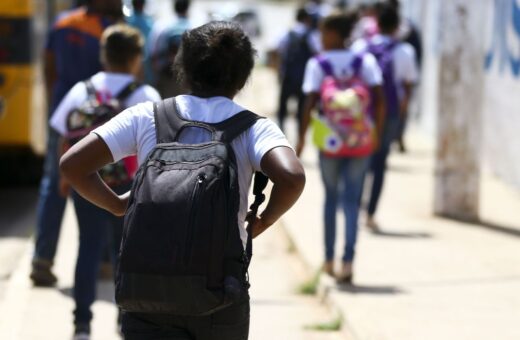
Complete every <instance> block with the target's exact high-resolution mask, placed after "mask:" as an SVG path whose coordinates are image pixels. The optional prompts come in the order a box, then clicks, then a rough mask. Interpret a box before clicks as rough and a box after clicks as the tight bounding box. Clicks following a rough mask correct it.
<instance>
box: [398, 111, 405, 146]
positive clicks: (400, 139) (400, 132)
mask: <svg viewBox="0 0 520 340" xmlns="http://www.w3.org/2000/svg"><path fill="white" fill-rule="evenodd" d="M407 124H408V113H403V115H402V116H401V118H400V119H399V129H398V132H397V143H398V144H399V151H400V152H402V153H404V152H406V145H405V142H404V134H405V132H406V125H407Z"/></svg>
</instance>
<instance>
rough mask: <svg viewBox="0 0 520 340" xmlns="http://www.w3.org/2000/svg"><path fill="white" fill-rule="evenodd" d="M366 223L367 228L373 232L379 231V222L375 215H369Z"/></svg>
mask: <svg viewBox="0 0 520 340" xmlns="http://www.w3.org/2000/svg"><path fill="white" fill-rule="evenodd" d="M366 225H367V228H368V229H370V230H371V231H372V232H373V233H377V232H378V231H379V224H377V222H376V220H375V219H374V217H373V216H368V217H367V222H366Z"/></svg>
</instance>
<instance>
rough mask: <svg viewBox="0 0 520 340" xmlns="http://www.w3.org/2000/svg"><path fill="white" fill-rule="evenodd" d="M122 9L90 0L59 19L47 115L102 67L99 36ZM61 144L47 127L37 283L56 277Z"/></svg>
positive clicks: (52, 39) (53, 33) (49, 62)
mask: <svg viewBox="0 0 520 340" xmlns="http://www.w3.org/2000/svg"><path fill="white" fill-rule="evenodd" d="M118 11H121V1H120V0H89V1H87V2H86V5H85V6H84V7H80V8H77V9H73V10H71V11H67V12H65V13H62V15H59V17H58V18H57V20H56V23H55V24H54V25H53V27H52V29H51V30H50V32H49V35H48V40H47V45H46V49H45V58H44V71H45V87H46V92H47V105H48V109H49V110H48V114H49V115H50V114H51V113H52V112H54V110H55V109H56V107H57V105H58V104H59V103H60V101H61V100H62V99H63V97H64V96H65V94H66V93H67V91H69V90H70V88H71V87H72V86H74V84H76V83H77V82H78V81H82V80H85V79H87V78H89V77H90V76H92V75H93V74H95V73H96V72H98V71H100V70H101V63H100V62H99V52H100V51H99V39H100V37H101V33H102V32H103V30H104V29H105V27H107V26H108V25H109V24H110V23H111V22H113V21H114V20H115V19H116V18H118V15H119V14H118ZM57 147H58V135H57V134H56V132H55V131H54V130H53V129H50V128H49V129H48V135H47V153H46V156H45V167H44V174H43V177H42V180H41V183H40V191H39V201H38V208H37V223H36V237H35V243H36V245H35V250H34V257H33V264H32V270H31V274H30V278H31V280H32V281H33V283H34V284H35V285H36V286H52V285H54V284H55V283H56V281H57V278H56V276H55V275H54V274H53V273H52V271H51V268H52V264H53V259H54V256H55V254H56V249H57V243H58V238H59V232H60V228H61V222H62V221H61V220H62V216H63V211H64V209H65V200H64V199H63V198H61V197H60V195H59V193H58V183H57V179H58V178H59V174H58V159H57V154H58V152H57Z"/></svg>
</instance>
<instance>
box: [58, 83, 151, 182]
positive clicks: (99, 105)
mask: <svg viewBox="0 0 520 340" xmlns="http://www.w3.org/2000/svg"><path fill="white" fill-rule="evenodd" d="M84 84H85V87H86V89H87V99H86V100H85V102H84V103H83V104H81V105H80V106H79V107H77V108H75V109H73V110H72V111H71V112H69V114H68V116H67V134H66V135H65V145H64V147H65V149H68V148H70V147H71V146H72V145H74V144H76V143H77V142H78V141H79V140H81V139H82V138H83V137H85V136H86V135H88V134H89V133H90V132H91V131H92V130H94V129H95V128H97V127H99V126H101V125H103V124H105V123H106V122H108V121H109V120H110V119H112V118H114V117H115V116H116V115H118V114H119V113H120V112H121V111H123V110H124V109H126V105H125V101H126V100H127V99H128V98H129V97H130V96H131V95H132V94H133V93H134V91H135V90H137V89H138V88H139V87H140V86H141V84H140V83H138V82H134V81H132V82H130V83H129V84H128V85H126V86H125V87H123V89H122V90H121V91H120V92H119V93H118V94H117V95H116V96H114V97H113V98H109V99H108V100H100V99H99V98H98V95H97V92H96V88H95V87H94V84H92V81H91V80H90V79H88V80H86V81H84ZM134 172H135V168H133V169H132V167H128V165H127V163H126V162H125V160H123V159H122V160H120V161H118V162H115V163H111V164H107V165H106V166H104V167H103V168H102V169H100V170H99V175H100V176H101V178H103V181H104V182H105V183H107V184H108V185H109V186H111V187H117V186H120V185H123V184H128V183H130V182H131V181H132V177H133V173H134Z"/></svg>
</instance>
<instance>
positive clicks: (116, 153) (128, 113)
mask: <svg viewBox="0 0 520 340" xmlns="http://www.w3.org/2000/svg"><path fill="white" fill-rule="evenodd" d="M144 109H145V107H144V105H136V106H133V107H131V108H129V109H126V110H124V111H123V112H121V113H120V114H118V115H117V116H115V117H114V118H112V119H111V120H109V121H108V122H106V123H105V124H103V125H102V126H100V127H98V128H97V129H95V130H94V131H92V133H95V134H96V135H98V136H99V137H100V138H101V139H102V140H103V141H104V142H105V144H106V145H107V146H108V148H109V150H110V152H111V153H112V158H113V159H114V162H117V161H119V160H120V159H123V158H125V157H128V156H131V155H135V154H136V153H137V131H138V129H139V122H140V119H141V117H140V116H141V115H142V110H144Z"/></svg>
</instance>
